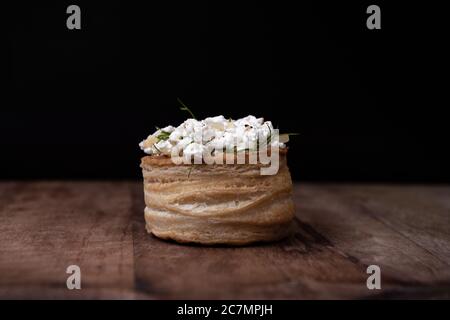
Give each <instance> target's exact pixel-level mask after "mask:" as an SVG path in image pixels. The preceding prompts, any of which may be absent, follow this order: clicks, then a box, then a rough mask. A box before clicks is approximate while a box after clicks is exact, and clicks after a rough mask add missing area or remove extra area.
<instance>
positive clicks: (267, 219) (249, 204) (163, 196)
mask: <svg viewBox="0 0 450 320" xmlns="http://www.w3.org/2000/svg"><path fill="white" fill-rule="evenodd" d="M155 136H158V134H157V133H156V134H154V135H152V136H150V137H149V138H148V139H147V141H148V140H149V139H150V140H152V142H153V143H154V139H153V137H155ZM167 139H168V138H167ZM143 146H144V147H146V148H148V145H146V146H145V144H143V143H141V147H142V148H143V149H144V147H143ZM156 148H157V147H156ZM277 150H278V149H277ZM245 153H246V157H247V158H248V157H249V156H250V154H251V153H252V151H250V150H247V151H245ZM286 157H287V148H285V147H283V148H280V149H279V167H278V171H277V173H276V174H274V175H261V168H262V167H264V166H265V165H262V164H260V163H257V164H249V163H245V164H236V163H234V164H210V165H208V164H205V163H201V164H175V163H174V162H173V161H172V159H171V157H170V156H169V155H167V154H162V153H157V154H151V155H148V156H145V157H143V158H142V159H141V168H142V172H143V178H144V197H145V205H146V207H145V213H144V215H145V222H146V229H147V231H148V232H149V233H152V234H153V235H155V236H156V237H158V238H162V239H171V240H175V241H177V242H181V243H201V244H207V245H211V244H227V245H244V244H249V243H253V242H266V241H275V240H279V239H282V238H284V237H286V236H288V235H289V234H290V231H291V228H292V221H293V218H294V204H293V201H292V181H291V176H290V173H289V169H288V166H287V161H286Z"/></svg>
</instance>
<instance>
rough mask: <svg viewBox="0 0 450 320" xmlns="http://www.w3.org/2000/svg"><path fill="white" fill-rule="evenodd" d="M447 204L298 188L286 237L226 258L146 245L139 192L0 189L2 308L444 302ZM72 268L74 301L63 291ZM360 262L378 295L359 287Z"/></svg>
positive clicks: (407, 189)
mask: <svg viewBox="0 0 450 320" xmlns="http://www.w3.org/2000/svg"><path fill="white" fill-rule="evenodd" d="M449 194H450V188H449V187H445V186H441V187H429V186H382V185H379V186H370V185H326V184H325V185H302V184H300V185H298V186H296V188H295V194H294V196H295V201H296V205H297V217H298V220H297V221H296V230H295V233H294V235H293V236H292V237H291V238H289V239H286V240H284V241H281V242H277V243H273V244H263V245H255V246H249V247H237V248H233V247H204V246H191V245H179V244H176V243H173V242H166V241H161V240H158V239H156V238H154V237H152V236H151V235H148V234H147V233H146V232H145V229H144V220H143V208H144V203H143V195H142V184H141V183H136V182H18V183H15V182H8V183H4V182H3V183H0V275H1V276H0V298H82V299H88V298H155V299H160V298H167V299H184V298H188V299H194V298H209V299H304V298H308V299H316V298H325V299H327V298H398V297H400V298H402V297H403V298H404V297H407V298H408V297H409V298H410V297H418V298H421V297H424V298H436V297H446V298H448V297H450V285H449V283H450V275H449V248H450V237H449V232H448V231H449V228H450V222H449V207H450V201H449ZM70 264H77V265H79V266H80V267H81V269H82V287H83V289H82V290H81V291H69V290H67V289H66V286H65V281H66V278H67V276H68V275H67V274H66V273H65V270H66V267H67V266H68V265H70ZM369 264H377V265H380V266H381V269H382V275H383V278H382V288H383V289H382V290H381V291H376V290H368V289H367V287H366V278H367V276H368V275H367V274H366V267H367V265H369Z"/></svg>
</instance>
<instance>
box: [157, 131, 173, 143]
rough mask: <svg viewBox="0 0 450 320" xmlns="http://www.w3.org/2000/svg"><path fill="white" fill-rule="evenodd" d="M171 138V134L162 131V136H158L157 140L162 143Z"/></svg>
mask: <svg viewBox="0 0 450 320" xmlns="http://www.w3.org/2000/svg"><path fill="white" fill-rule="evenodd" d="M169 137H170V132H167V131H162V130H161V132H160V134H159V135H158V136H157V138H158V139H159V140H160V141H161V140H167V139H169Z"/></svg>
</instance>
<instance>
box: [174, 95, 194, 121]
mask: <svg viewBox="0 0 450 320" xmlns="http://www.w3.org/2000/svg"><path fill="white" fill-rule="evenodd" d="M177 101H178V103H179V104H181V107H180V110H182V111H187V112H189V114H190V115H191V117H192V118H194V119H196V120H197V118H196V117H195V116H194V114H193V113H192V111H191V110H190V109H189V108H188V107H187V106H186V105H185V104H184V103H183V101H181V99H180V98H177Z"/></svg>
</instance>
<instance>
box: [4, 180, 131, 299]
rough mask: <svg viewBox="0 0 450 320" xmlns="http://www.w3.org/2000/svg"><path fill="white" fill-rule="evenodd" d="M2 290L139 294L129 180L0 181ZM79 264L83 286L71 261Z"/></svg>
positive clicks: (35, 294) (43, 294)
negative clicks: (76, 284)
mask: <svg viewBox="0 0 450 320" xmlns="http://www.w3.org/2000/svg"><path fill="white" fill-rule="evenodd" d="M0 186H1V187H0V190H1V193H0V194H1V195H0V257H1V259H0V275H1V276H0V297H2V298H23V297H26V298H116V297H117V298H119V297H121V298H134V297H135V296H136V294H135V291H134V281H133V279H134V275H133V270H134V268H133V247H132V234H131V232H130V230H131V214H130V213H131V210H130V207H131V205H132V204H131V201H130V199H131V198H130V190H131V184H130V183H108V182H105V183H89V182H71V183H67V182H33V183H26V182H22V183H1V184H0ZM72 264H76V265H78V266H80V268H81V273H82V290H80V291H77V290H72V291H70V290H68V289H67V287H66V279H67V277H68V275H67V274H66V268H67V266H69V265H72Z"/></svg>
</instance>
